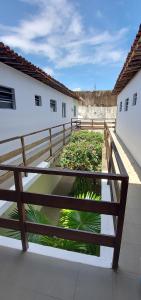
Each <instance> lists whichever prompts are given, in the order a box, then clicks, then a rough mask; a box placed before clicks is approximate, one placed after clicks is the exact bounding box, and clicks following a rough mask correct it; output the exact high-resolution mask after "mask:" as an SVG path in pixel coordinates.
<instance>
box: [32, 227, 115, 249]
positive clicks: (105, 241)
mask: <svg viewBox="0 0 141 300" xmlns="http://www.w3.org/2000/svg"><path fill="white" fill-rule="evenodd" d="M26 231H27V232H30V233H36V234H41V235H48V236H54V237H59V238H62V239H68V240H74V241H79V242H85V243H94V244H97V245H101V246H108V247H114V246H115V236H110V235H104V234H95V233H91V232H86V231H80V230H74V229H64V228H61V227H56V226H49V225H41V224H36V223H30V222H26Z"/></svg>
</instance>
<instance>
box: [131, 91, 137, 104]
mask: <svg viewBox="0 0 141 300" xmlns="http://www.w3.org/2000/svg"><path fill="white" fill-rule="evenodd" d="M132 104H133V105H136V104H137V93H135V94H134V95H133V103H132Z"/></svg>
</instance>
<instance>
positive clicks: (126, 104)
mask: <svg viewBox="0 0 141 300" xmlns="http://www.w3.org/2000/svg"><path fill="white" fill-rule="evenodd" d="M128 108H129V98H126V99H125V106H124V111H128Z"/></svg>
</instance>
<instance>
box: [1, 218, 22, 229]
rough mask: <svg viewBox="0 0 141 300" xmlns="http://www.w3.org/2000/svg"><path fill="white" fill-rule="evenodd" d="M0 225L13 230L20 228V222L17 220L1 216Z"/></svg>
mask: <svg viewBox="0 0 141 300" xmlns="http://www.w3.org/2000/svg"><path fill="white" fill-rule="evenodd" d="M0 227H2V228H8V229H13V230H20V224H19V221H17V220H11V219H3V218H0Z"/></svg>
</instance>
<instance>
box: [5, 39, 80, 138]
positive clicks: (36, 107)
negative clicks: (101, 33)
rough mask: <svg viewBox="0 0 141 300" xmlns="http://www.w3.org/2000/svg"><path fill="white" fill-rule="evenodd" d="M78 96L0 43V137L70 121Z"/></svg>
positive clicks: (75, 112)
mask: <svg viewBox="0 0 141 300" xmlns="http://www.w3.org/2000/svg"><path fill="white" fill-rule="evenodd" d="M78 99H79V98H78V96H76V94H75V93H74V92H72V91H70V90H69V89H68V88H67V87H65V86H64V85H63V84H61V83H60V82H58V81H56V80H55V79H54V78H52V77H51V76H49V75H47V74H46V73H45V72H44V71H43V70H41V69H39V68H37V67H36V66H34V65H33V64H31V63H30V62H28V61H27V60H25V59H24V58H22V57H21V56H19V55H18V54H16V53H15V52H14V51H12V50H11V49H10V48H9V47H7V46H5V45H4V44H3V43H0V140H2V139H6V138H10V137H12V136H17V135H23V134H25V133H28V132H32V131H36V130H40V129H43V128H47V127H51V126H54V125H57V124H62V123H66V122H69V121H70V120H71V118H72V117H77V105H78Z"/></svg>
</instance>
